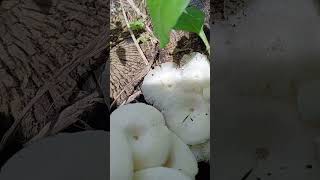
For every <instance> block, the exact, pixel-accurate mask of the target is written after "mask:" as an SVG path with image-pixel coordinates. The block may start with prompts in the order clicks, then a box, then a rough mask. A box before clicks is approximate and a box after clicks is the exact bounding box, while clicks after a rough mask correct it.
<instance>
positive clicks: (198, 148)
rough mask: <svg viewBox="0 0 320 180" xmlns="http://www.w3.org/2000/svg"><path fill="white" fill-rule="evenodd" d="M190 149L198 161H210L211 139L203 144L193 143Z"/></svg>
mask: <svg viewBox="0 0 320 180" xmlns="http://www.w3.org/2000/svg"><path fill="white" fill-rule="evenodd" d="M190 149H191V151H192V153H193V154H194V156H195V157H196V159H197V161H198V162H202V161H203V162H209V161H210V140H209V141H207V142H205V143H202V144H197V145H192V146H190Z"/></svg>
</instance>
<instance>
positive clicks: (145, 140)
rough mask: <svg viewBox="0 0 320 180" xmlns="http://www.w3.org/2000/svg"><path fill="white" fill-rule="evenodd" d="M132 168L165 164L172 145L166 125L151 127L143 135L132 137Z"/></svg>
mask: <svg viewBox="0 0 320 180" xmlns="http://www.w3.org/2000/svg"><path fill="white" fill-rule="evenodd" d="M131 145H132V147H133V154H134V158H133V159H134V169H135V170H140V169H145V168H150V167H157V166H161V165H163V164H165V162H166V160H167V158H168V155H169V152H170V147H171V145H172V141H171V137H170V131H169V129H168V128H167V127H166V126H160V127H151V128H150V129H149V130H148V131H147V132H146V133H145V134H144V135H141V136H138V137H137V139H134V138H132V140H131Z"/></svg>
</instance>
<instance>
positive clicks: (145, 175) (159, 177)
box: [133, 167, 194, 180]
mask: <svg viewBox="0 0 320 180" xmlns="http://www.w3.org/2000/svg"><path fill="white" fill-rule="evenodd" d="M133 179H134V180H193V179H194V178H191V177H189V176H187V175H185V174H184V173H182V172H180V171H179V170H176V169H172V168H165V167H156V168H149V169H144V170H140V171H137V172H136V173H135V174H134V178H133Z"/></svg>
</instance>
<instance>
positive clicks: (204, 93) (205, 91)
mask: <svg viewBox="0 0 320 180" xmlns="http://www.w3.org/2000/svg"><path fill="white" fill-rule="evenodd" d="M202 96H203V98H204V99H205V100H206V101H207V102H208V103H210V86H209V87H206V88H203V91H202Z"/></svg>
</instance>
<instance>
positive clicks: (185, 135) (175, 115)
mask: <svg viewBox="0 0 320 180" xmlns="http://www.w3.org/2000/svg"><path fill="white" fill-rule="evenodd" d="M163 114H164V116H165V118H166V122H167V125H168V127H169V129H170V130H172V131H173V132H175V133H176V134H177V135H178V136H179V137H180V138H181V139H182V140H183V142H185V143H186V144H189V145H195V144H200V143H204V142H206V141H207V140H208V139H209V138H210V106H209V103H207V102H206V101H204V99H203V98H202V96H201V95H192V94H185V95H184V96H183V98H180V99H179V98H177V99H176V100H175V101H174V102H172V104H170V105H169V106H168V109H166V110H163Z"/></svg>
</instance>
